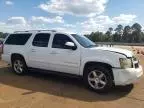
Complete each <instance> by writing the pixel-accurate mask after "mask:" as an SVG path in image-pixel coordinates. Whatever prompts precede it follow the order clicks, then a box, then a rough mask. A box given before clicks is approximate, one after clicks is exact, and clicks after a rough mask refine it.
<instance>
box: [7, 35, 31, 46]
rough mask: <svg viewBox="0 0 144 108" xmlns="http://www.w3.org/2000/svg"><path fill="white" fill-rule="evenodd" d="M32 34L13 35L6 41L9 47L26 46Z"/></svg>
mask: <svg viewBox="0 0 144 108" xmlns="http://www.w3.org/2000/svg"><path fill="white" fill-rule="evenodd" d="M31 35H32V34H30V33H28V34H11V35H10V36H9V37H8V39H7V40H6V42H5V44H7V45H25V44H26V42H27V41H28V39H29V38H30V36H31Z"/></svg>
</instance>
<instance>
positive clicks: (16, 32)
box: [14, 30, 56, 33]
mask: <svg viewBox="0 0 144 108" xmlns="http://www.w3.org/2000/svg"><path fill="white" fill-rule="evenodd" d="M31 31H37V32H41V31H51V32H56V30H26V31H15V32H14V33H18V32H31Z"/></svg>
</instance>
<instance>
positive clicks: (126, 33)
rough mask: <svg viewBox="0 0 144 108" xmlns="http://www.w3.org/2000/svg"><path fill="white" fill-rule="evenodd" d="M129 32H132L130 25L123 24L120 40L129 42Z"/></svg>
mask: <svg viewBox="0 0 144 108" xmlns="http://www.w3.org/2000/svg"><path fill="white" fill-rule="evenodd" d="M131 33H132V29H131V27H130V26H129V25H128V26H125V27H124V30H123V36H122V41H123V42H131Z"/></svg>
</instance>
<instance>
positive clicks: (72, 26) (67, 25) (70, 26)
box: [64, 24, 76, 28]
mask: <svg viewBox="0 0 144 108" xmlns="http://www.w3.org/2000/svg"><path fill="white" fill-rule="evenodd" d="M64 27H68V28H74V27H76V25H73V24H64Z"/></svg>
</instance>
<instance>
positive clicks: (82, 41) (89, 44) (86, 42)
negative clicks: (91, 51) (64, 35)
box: [71, 34, 96, 48]
mask: <svg viewBox="0 0 144 108" xmlns="http://www.w3.org/2000/svg"><path fill="white" fill-rule="evenodd" d="M71 35H72V36H73V37H74V38H75V39H76V40H77V41H78V43H79V44H80V45H82V46H83V47H85V48H91V47H96V44H95V43H94V42H92V41H91V40H89V39H88V38H87V37H85V36H80V35H77V34H71Z"/></svg>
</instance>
